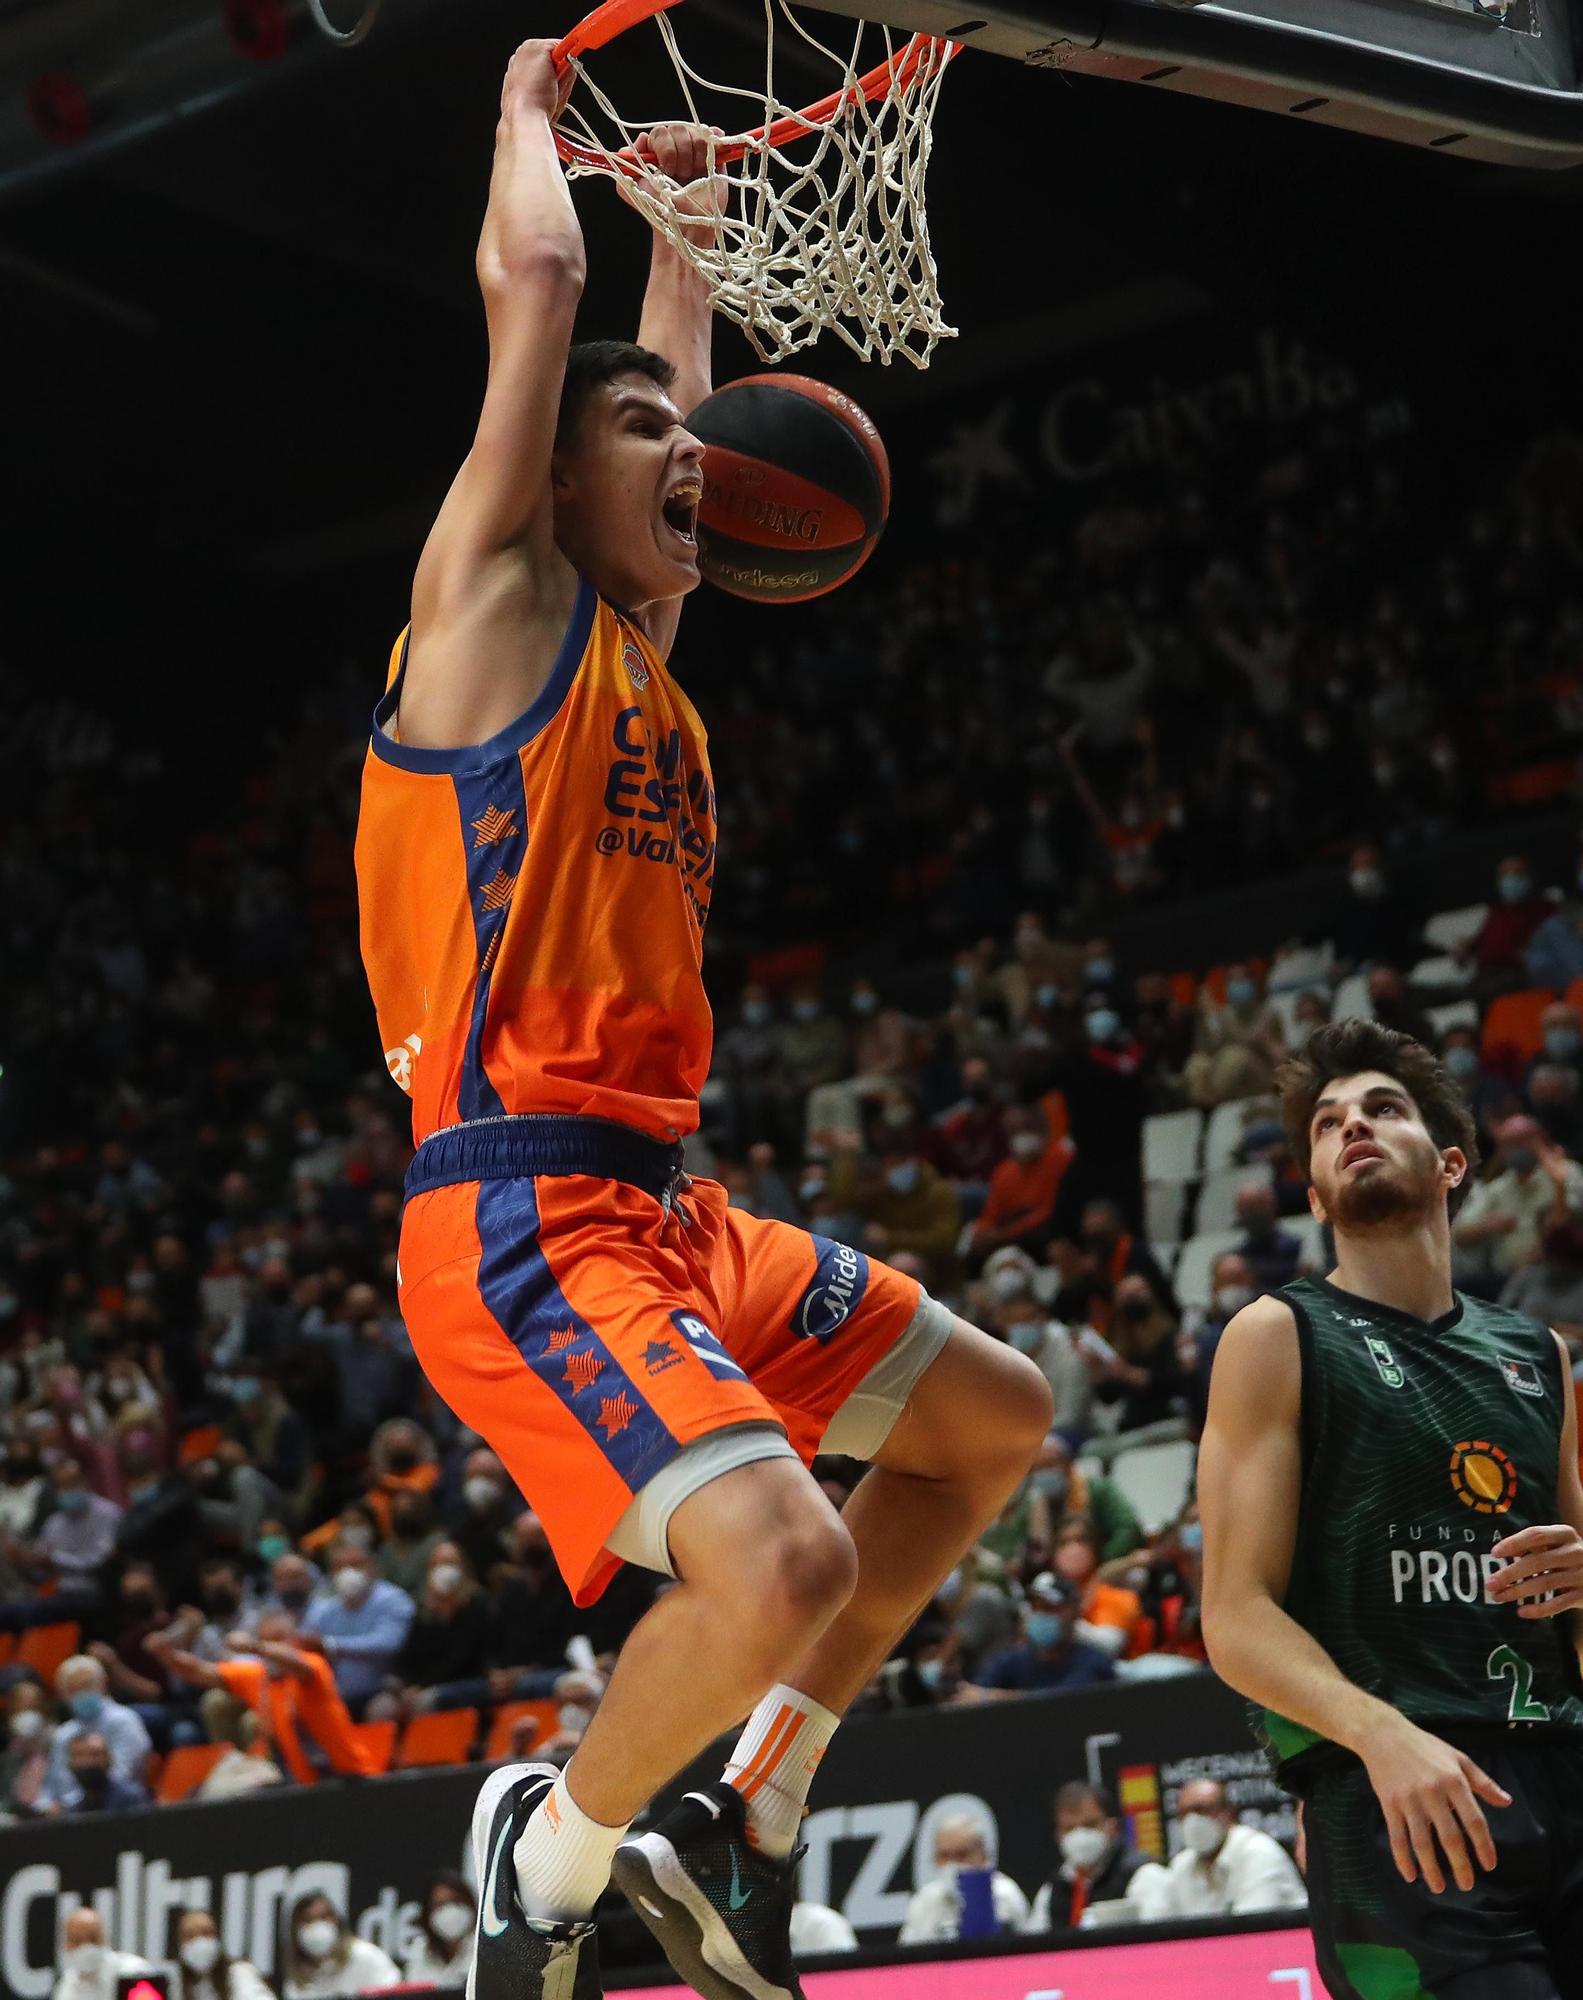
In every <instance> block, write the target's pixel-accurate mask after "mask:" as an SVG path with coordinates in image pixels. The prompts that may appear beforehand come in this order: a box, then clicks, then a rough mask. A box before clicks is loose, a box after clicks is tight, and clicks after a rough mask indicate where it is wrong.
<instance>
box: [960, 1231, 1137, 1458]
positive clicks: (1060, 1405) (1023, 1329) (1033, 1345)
mask: <svg viewBox="0 0 1583 2000" xmlns="http://www.w3.org/2000/svg"><path fill="white" fill-rule="evenodd" d="M995 1275H996V1277H998V1278H1000V1279H1001V1281H1002V1286H1004V1285H1005V1284H1006V1283H1007V1282H1008V1281H1010V1280H1013V1279H1017V1280H1021V1273H1020V1272H1018V1271H1017V1270H1016V1269H1015V1267H1006V1266H1003V1267H1002V1268H1001V1270H1000V1271H998V1272H997V1273H996V1274H995ZM1021 1282H1022V1285H1023V1289H1021V1290H1019V1291H1018V1292H1015V1293H1013V1294H1012V1296H1011V1297H1009V1298H1000V1299H997V1302H996V1304H995V1306H994V1308H993V1310H992V1315H991V1317H992V1321H993V1324H994V1327H995V1331H996V1332H997V1333H998V1334H1000V1336H1001V1338H1002V1339H1003V1340H1004V1341H1005V1342H1006V1344H1007V1345H1008V1346H1009V1347H1015V1348H1016V1350H1017V1352H1018V1353H1019V1354H1026V1355H1027V1357H1028V1359H1029V1360H1030V1361H1031V1362H1032V1363H1033V1365H1034V1366H1035V1367H1036V1368H1037V1369H1038V1371H1039V1373H1040V1374H1041V1375H1042V1376H1043V1377H1044V1379H1045V1381H1046V1382H1048V1383H1049V1385H1050V1396H1051V1401H1052V1403H1053V1405H1054V1415H1053V1416H1052V1418H1051V1428H1052V1430H1056V1431H1059V1432H1060V1434H1061V1436H1062V1437H1063V1438H1065V1439H1066V1440H1067V1442H1068V1443H1069V1444H1081V1443H1082V1441H1083V1439H1084V1438H1086V1437H1087V1436H1088V1433H1089V1429H1090V1418H1091V1413H1092V1411H1093V1407H1094V1391H1095V1388H1096V1386H1097V1385H1098V1384H1099V1383H1101V1382H1106V1381H1114V1380H1117V1379H1119V1377H1120V1375H1121V1373H1122V1371H1123V1364H1122V1361H1121V1357H1120V1356H1119V1355H1118V1354H1117V1353H1116V1351H1115V1349H1114V1348H1113V1347H1112V1346H1111V1345H1110V1343H1109V1341H1107V1340H1106V1339H1105V1338H1104V1336H1103V1335H1102V1334H1098V1333H1096V1332H1095V1331H1094V1329H1093V1328H1092V1327H1091V1326H1079V1327H1072V1326H1066V1325H1064V1324H1063V1323H1062V1322H1061V1321H1060V1320H1057V1319H1051V1318H1050V1316H1049V1314H1048V1313H1047V1312H1046V1311H1045V1309H1044V1308H1043V1307H1042V1306H1041V1305H1040V1304H1039V1303H1038V1301H1037V1300H1036V1299H1035V1298H1034V1297H1033V1295H1032V1292H1031V1290H1030V1289H1028V1288H1027V1287H1026V1281H1025V1280H1021ZM992 1289H995V1290H999V1289H1001V1287H994V1286H993V1285H992Z"/></svg>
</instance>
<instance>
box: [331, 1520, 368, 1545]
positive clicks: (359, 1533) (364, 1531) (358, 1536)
mask: <svg viewBox="0 0 1583 2000" xmlns="http://www.w3.org/2000/svg"><path fill="white" fill-rule="evenodd" d="M336 1539H337V1540H338V1541H342V1542H345V1543H346V1544H347V1546H348V1547H349V1548H354V1549H371V1548H372V1547H373V1546H374V1531H373V1529H372V1528H370V1527H369V1526H368V1525H367V1524H366V1523H365V1522H362V1521H353V1522H351V1523H350V1524H349V1525H348V1526H346V1527H344V1528H342V1530H341V1532H340V1534H339V1535H338V1536H337V1537H336Z"/></svg>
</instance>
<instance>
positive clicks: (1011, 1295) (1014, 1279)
mask: <svg viewBox="0 0 1583 2000" xmlns="http://www.w3.org/2000/svg"><path fill="white" fill-rule="evenodd" d="M989 1289H990V1292H991V1293H992V1294H993V1296H994V1297H995V1298H997V1299H1018V1298H1021V1297H1022V1295H1023V1293H1024V1292H1025V1291H1026V1290H1027V1289H1028V1274H1027V1272H1026V1271H1024V1270H1023V1269H1022V1267H1021V1266H1020V1265H1018V1264H1002V1265H1001V1267H1000V1269H999V1270H998V1271H992V1272H991V1273H990V1276H989Z"/></svg>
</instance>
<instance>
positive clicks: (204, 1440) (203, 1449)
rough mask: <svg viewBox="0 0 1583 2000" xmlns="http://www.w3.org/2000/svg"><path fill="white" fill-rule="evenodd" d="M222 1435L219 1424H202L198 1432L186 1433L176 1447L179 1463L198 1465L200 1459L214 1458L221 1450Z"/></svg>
mask: <svg viewBox="0 0 1583 2000" xmlns="http://www.w3.org/2000/svg"><path fill="white" fill-rule="evenodd" d="M221 1435H222V1433H221V1430H220V1426H219V1425H218V1424H200V1425H199V1426H198V1428H197V1429H196V1430H191V1431H184V1432H183V1433H182V1438H181V1443H180V1444H179V1445H178V1446H177V1447H176V1460H177V1463H178V1464H180V1465H196V1464H197V1462H198V1460H199V1459H200V1458H212V1457H213V1456H214V1454H215V1453H216V1452H217V1451H218V1450H219V1449H220V1439H221Z"/></svg>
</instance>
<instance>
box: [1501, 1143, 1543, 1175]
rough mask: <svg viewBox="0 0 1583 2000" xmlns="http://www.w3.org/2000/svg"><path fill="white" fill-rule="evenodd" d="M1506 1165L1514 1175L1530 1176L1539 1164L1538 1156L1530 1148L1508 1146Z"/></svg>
mask: <svg viewBox="0 0 1583 2000" xmlns="http://www.w3.org/2000/svg"><path fill="white" fill-rule="evenodd" d="M1506 1164H1507V1166H1508V1167H1510V1168H1511V1170H1512V1172H1513V1173H1516V1174H1531V1173H1532V1172H1533V1170H1534V1168H1535V1167H1536V1166H1538V1164H1539V1155H1538V1154H1537V1153H1536V1152H1535V1151H1534V1149H1533V1147H1532V1146H1508V1147H1507V1148H1506Z"/></svg>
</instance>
